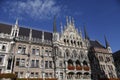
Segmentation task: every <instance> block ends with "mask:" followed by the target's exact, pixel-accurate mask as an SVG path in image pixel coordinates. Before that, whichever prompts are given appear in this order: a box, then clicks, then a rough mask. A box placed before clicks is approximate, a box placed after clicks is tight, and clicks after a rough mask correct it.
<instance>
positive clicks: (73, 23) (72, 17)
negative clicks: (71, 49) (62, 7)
mask: <svg viewBox="0 0 120 80" xmlns="http://www.w3.org/2000/svg"><path fill="white" fill-rule="evenodd" d="M72 25H73V26H74V18H73V17H72Z"/></svg>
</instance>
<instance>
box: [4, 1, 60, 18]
mask: <svg viewBox="0 0 120 80" xmlns="http://www.w3.org/2000/svg"><path fill="white" fill-rule="evenodd" d="M6 6H7V7H3V9H4V11H6V12H8V13H9V14H10V15H17V16H20V17H23V15H28V16H30V17H31V18H34V19H35V18H36V19H50V18H51V17H52V18H53V16H54V15H56V14H57V15H59V14H60V12H61V6H60V5H57V4H56V2H55V1H54V0H26V1H24V2H23V1H22V0H20V1H14V2H12V1H11V2H10V1H7V2H6Z"/></svg>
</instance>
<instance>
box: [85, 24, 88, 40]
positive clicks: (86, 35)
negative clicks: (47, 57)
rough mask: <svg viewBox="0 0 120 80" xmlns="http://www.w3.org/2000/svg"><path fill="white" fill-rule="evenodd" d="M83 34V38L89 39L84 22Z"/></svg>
mask: <svg viewBox="0 0 120 80" xmlns="http://www.w3.org/2000/svg"><path fill="white" fill-rule="evenodd" d="M84 34H85V39H87V40H89V37H88V34H87V31H86V25H85V24H84Z"/></svg>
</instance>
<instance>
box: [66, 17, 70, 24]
mask: <svg viewBox="0 0 120 80" xmlns="http://www.w3.org/2000/svg"><path fill="white" fill-rule="evenodd" d="M66 23H67V25H66V26H68V24H69V22H68V16H66Z"/></svg>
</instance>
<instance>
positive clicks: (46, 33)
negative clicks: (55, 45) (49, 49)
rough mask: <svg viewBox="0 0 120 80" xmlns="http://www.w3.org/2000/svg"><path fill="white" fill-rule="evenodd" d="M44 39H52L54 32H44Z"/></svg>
mask: <svg viewBox="0 0 120 80" xmlns="http://www.w3.org/2000/svg"><path fill="white" fill-rule="evenodd" d="M44 39H45V40H50V41H52V33H50V32H44Z"/></svg>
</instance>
